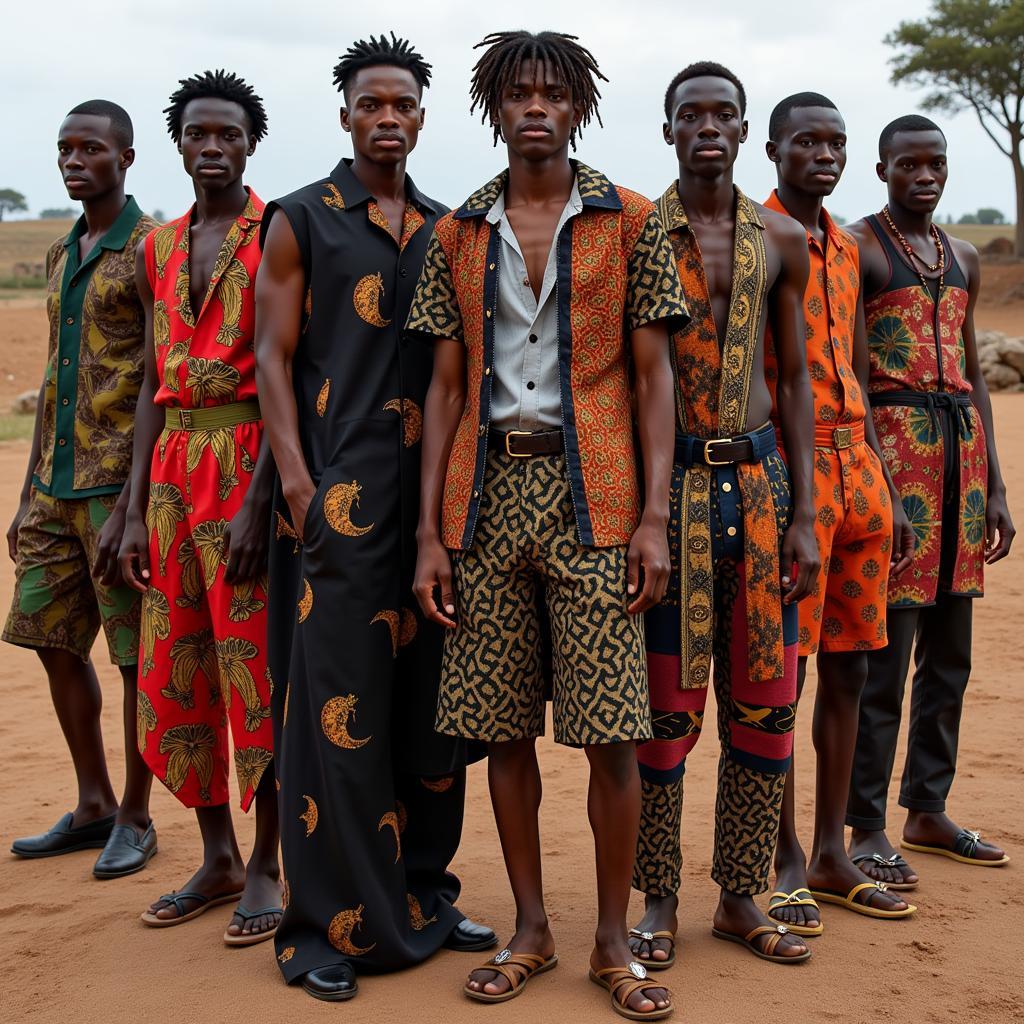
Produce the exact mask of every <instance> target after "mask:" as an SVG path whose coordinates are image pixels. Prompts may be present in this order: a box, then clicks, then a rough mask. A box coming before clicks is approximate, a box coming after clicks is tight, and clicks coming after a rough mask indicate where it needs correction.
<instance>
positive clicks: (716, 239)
mask: <svg viewBox="0 0 1024 1024" xmlns="http://www.w3.org/2000/svg"><path fill="white" fill-rule="evenodd" d="M690 226H691V229H692V230H693V233H694V235H695V236H696V239H697V244H698V245H699V246H700V254H701V262H702V264H703V266H704V278H705V280H706V281H707V285H708V298H709V299H710V301H711V311H712V313H713V314H714V317H715V328H716V330H717V332H718V340H719V342H722V341H723V340H724V338H725V331H726V327H727V325H728V322H729V301H730V299H731V297H732V277H733V247H734V240H733V233H734V226H733V223H732V222H731V221H729V222H728V223H715V224H695V223H693V222H692V221H691V224H690Z"/></svg>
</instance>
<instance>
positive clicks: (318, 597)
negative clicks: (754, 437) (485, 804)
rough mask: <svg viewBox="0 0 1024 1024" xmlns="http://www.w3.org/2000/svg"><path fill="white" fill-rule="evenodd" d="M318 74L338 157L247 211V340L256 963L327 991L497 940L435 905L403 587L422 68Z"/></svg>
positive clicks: (331, 996) (419, 687) (447, 834)
mask: <svg viewBox="0 0 1024 1024" xmlns="http://www.w3.org/2000/svg"><path fill="white" fill-rule="evenodd" d="M334 81H335V83H336V85H337V86H338V88H339V89H340V90H341V91H342V92H343V94H344V106H342V108H341V125H342V128H343V129H344V130H345V132H347V133H348V134H350V135H351V137H352V148H353V150H354V157H353V159H351V160H350V159H343V160H341V161H340V162H339V163H338V165H337V167H335V168H334V170H333V171H332V172H331V173H330V174H329V175H328V176H327V177H324V178H321V179H320V180H319V181H316V182H314V183H313V184H311V185H307V186H305V187H304V188H301V189H299V190H298V191H296V192H293V193H292V194H291V195H289V196H286V197H285V198H283V199H279V200H277V201H276V202H274V203H271V205H270V206H269V207H268V213H267V217H266V218H265V220H264V231H265V236H266V237H265V242H264V260H263V263H262V265H261V268H260V276H259V282H258V285H257V323H258V328H257V340H256V355H257V367H258V370H257V372H258V378H259V387H260V396H261V399H262V401H263V404H264V406H265V407H267V408H270V407H273V408H274V410H275V416H274V418H273V422H269V421H268V423H267V435H268V437H269V439H270V443H271V445H272V446H273V450H274V457H275V460H276V462H277V468H278V475H279V480H280V482H279V486H278V488H277V490H276V493H275V496H274V523H275V536H276V540H275V542H274V543H273V544H272V548H271V556H270V640H269V649H270V667H271V675H272V678H273V679H274V680H275V683H276V684H277V685H276V687H275V690H274V729H275V741H276V748H275V749H276V750H277V761H276V764H277V771H278V778H279V781H280V786H281V790H280V807H281V822H282V836H281V849H282V854H283V859H284V870H285V877H286V878H287V883H286V892H287V893H288V899H287V905H286V909H285V913H284V917H283V919H282V922H281V927H280V929H279V931H278V935H277V940H276V944H277V954H278V956H277V959H278V962H279V964H280V966H281V971H282V973H283V974H284V977H285V979H286V980H287V981H289V982H292V981H301V983H302V987H303V988H304V989H305V991H306V992H307V993H309V994H310V995H311V996H314V997H315V998H318V999H326V1000H343V999H350V998H351V997H352V996H354V995H355V994H356V986H357V974H361V973H362V972H363V971H393V970H398V969H400V968H403V967H408V966H410V965H412V964H415V963H418V962H420V961H422V960H424V959H426V958H427V957H428V956H430V955H431V954H433V953H435V952H436V951H437V950H438V949H439V948H440V947H441V946H442V945H444V946H447V947H448V948H453V949H466V950H480V949H486V948H488V947H489V946H491V945H493V944H494V942H495V941H496V939H495V935H494V933H493V932H492V931H491V930H490V929H489V928H483V927H481V926H480V925H476V924H473V923H472V922H470V921H466V920H465V919H464V917H463V915H462V914H461V913H459V911H458V910H457V909H456V908H455V906H454V905H453V904H454V903H455V900H456V897H457V896H458V894H459V882H458V879H456V878H455V877H454V876H453V875H451V874H449V873H448V871H447V868H448V864H449V863H450V862H451V859H452V857H453V856H454V855H455V851H456V850H457V848H458V845H459V839H460V837H461V834H462V814H463V802H464V796H465V782H466V773H465V764H466V749H465V745H464V744H462V743H459V742H455V741H453V740H451V739H449V738H447V737H442V736H439V735H438V734H437V733H435V732H434V730H433V717H434V710H435V707H436V703H437V681H438V670H439V665H440V657H441V631H440V630H439V629H438V628H437V627H436V626H434V625H432V624H431V623H428V622H426V621H425V620H424V619H422V618H421V617H420V616H418V615H417V614H416V611H415V607H414V602H413V601H412V595H411V593H410V589H411V586H412V574H413V568H414V558H415V551H416V542H415V528H416V519H417V510H418V506H417V494H418V488H419V442H420V431H421V422H422V407H423V400H424V396H425V394H426V390H427V384H428V382H429V379H430V353H429V352H427V351H421V348H420V346H415V345H407V344H405V343H404V342H403V340H402V337H401V329H402V325H403V324H404V323H405V317H406V313H407V311H408V308H409V303H410V301H411V300H412V292H413V287H414V285H415V283H416V279H417V277H418V275H419V271H420V267H421V266H422V263H423V256H424V253H425V252H426V249H427V242H428V240H429V238H430V232H431V229H432V227H433V225H434V222H435V221H436V220H437V218H438V216H440V215H441V214H442V213H443V212H444V210H445V208H444V207H443V206H441V205H440V204H438V203H437V202H435V201H434V200H433V199H429V198H428V197H427V196H425V195H423V193H422V192H420V191H419V190H418V189H417V188H416V186H415V185H414V184H413V183H412V180H411V179H410V178H409V177H408V176H407V174H406V163H407V160H408V157H409V154H410V153H411V152H412V150H413V149H414V148H415V146H416V142H417V139H418V137H419V132H420V128H421V127H422V125H423V115H424V111H423V106H422V97H423V89H424V88H425V87H426V86H427V85H429V83H430V65H429V64H427V63H425V62H424V60H423V58H422V57H421V56H420V54H419V53H417V52H416V50H415V49H414V48H413V47H412V46H411V45H410V44H409V43H408V42H407V41H406V40H404V39H398V38H396V37H395V36H394V34H392V35H391V37H390V39H388V38H385V37H384V36H383V35H382V36H381V37H380V38H379V39H378V38H373V37H371V38H370V39H369V40H360V41H359V42H356V43H354V44H353V45H352V46H351V47H350V48H349V50H348V51H347V52H346V53H345V54H344V56H343V57H342V58H341V60H340V61H339V63H338V65H337V67H336V68H335V70H334ZM271 218H272V219H271ZM339 340H341V341H343V343H339Z"/></svg>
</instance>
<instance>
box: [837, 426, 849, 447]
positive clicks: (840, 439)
mask: <svg viewBox="0 0 1024 1024" xmlns="http://www.w3.org/2000/svg"><path fill="white" fill-rule="evenodd" d="M832 443H833V444H834V445H835V446H836V448H837V449H842V448H850V447H851V446H852V445H853V427H836V429H835V430H833V431H832Z"/></svg>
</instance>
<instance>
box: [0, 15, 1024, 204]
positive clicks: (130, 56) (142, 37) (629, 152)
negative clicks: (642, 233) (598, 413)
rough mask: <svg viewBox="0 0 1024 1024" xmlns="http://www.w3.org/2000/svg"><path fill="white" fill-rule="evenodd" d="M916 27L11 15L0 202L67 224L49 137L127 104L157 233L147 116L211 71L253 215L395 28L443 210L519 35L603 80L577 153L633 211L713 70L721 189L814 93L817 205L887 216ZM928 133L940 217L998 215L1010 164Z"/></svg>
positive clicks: (472, 170) (158, 121) (297, 179)
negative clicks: (233, 125) (503, 41)
mask: <svg viewBox="0 0 1024 1024" xmlns="http://www.w3.org/2000/svg"><path fill="white" fill-rule="evenodd" d="M927 9H928V3H927V0H900V2H899V3H894V2H893V0H860V2H858V3H847V4H838V3H837V4H833V3H825V2H822V0H789V2H787V0H776V2H775V3H774V4H768V3H765V2H764V0H730V2H728V3H723V2H714V0H710V2H709V0H701V2H694V0H572V2H569V0H521V2H519V3H516V4H514V5H506V4H495V3H491V2H488V0H480V2H476V3H471V2H468V0H416V2H411V0H392V2H391V3H389V4H388V3H382V2H380V0H378V2H372V0H371V2H366V0H348V2H333V3H323V2H314V0H284V2H282V0H277V2H275V3H271V2H268V0H245V2H242V0H214V2H209V0H207V2H197V0H174V2H172V3H161V4H156V3H152V2H148V3H139V2H132V0H121V2H119V3H112V2H109V0H91V2H89V3H85V4H83V3H81V2H77V3H71V2H69V0H45V2H40V0H28V2H21V3H18V4H12V5H10V7H8V8H7V9H6V11H5V15H4V21H3V25H4V48H3V49H4V54H3V60H2V61H0V96H2V100H3V105H2V109H3V111H4V116H5V121H6V128H5V132H4V135H5V138H6V139H7V140H8V141H7V144H6V145H5V146H4V150H3V153H2V154H0V188H4V187H9V188H16V189H18V190H19V191H20V192H23V193H24V194H25V195H26V196H27V197H28V201H29V206H30V209H31V211H32V214H33V216H34V215H36V214H37V213H38V211H39V210H40V209H42V208H44V207H53V206H68V205H69V201H68V199H67V194H66V193H65V192H64V189H63V187H62V185H61V181H60V177H59V175H58V172H57V168H56V144H55V143H56V137H57V129H58V127H59V125H60V122H61V120H62V119H63V116H64V114H65V113H66V112H67V111H68V109H69V108H71V107H72V106H74V105H75V104H76V103H78V102H80V101H82V100H85V99H92V98H104V99H110V100H114V101H116V102H118V103H120V104H121V105H122V106H124V107H125V108H126V109H127V110H128V111H129V113H130V114H131V116H132V119H133V121H134V123H135V148H136V151H137V159H136V163H135V166H134V168H133V169H132V171H131V172H130V176H129V179H128V181H129V191H131V192H133V193H134V194H135V195H136V196H137V198H138V199H139V201H140V203H141V205H142V207H143V208H144V209H146V210H153V209H157V208H158V209H160V210H163V211H164V213H165V214H166V215H167V216H168V217H170V216H175V215H177V214H179V213H181V212H183V211H184V210H185V209H186V208H187V206H188V204H189V203H190V202H191V201H192V192H191V183H190V182H189V180H188V179H187V178H186V177H185V175H184V172H183V171H182V168H181V163H180V158H179V156H178V154H177V152H176V150H175V149H174V147H173V145H172V144H171V142H170V139H169V138H168V136H167V134H166V130H165V127H164V119H163V115H162V114H161V113H160V111H161V109H162V108H163V107H165V106H166V105H167V97H168V95H169V94H170V93H171V92H172V91H173V89H174V88H175V87H176V84H177V79H178V78H180V77H184V76H185V75H189V74H192V73H194V72H197V71H203V70H206V69H207V68H219V67H225V68H228V69H229V70H232V71H235V72H236V73H238V74H240V75H242V76H243V77H245V78H246V79H247V80H248V81H249V82H250V83H251V84H252V85H253V86H254V87H255V89H256V91H257V92H258V93H259V94H260V95H261V96H262V97H263V99H264V101H265V104H266V107H267V111H268V114H269V119H270V131H269V135H268V137H267V138H266V139H265V140H264V141H263V142H262V143H261V144H260V146H259V148H258V149H257V151H256V154H255V156H254V157H253V158H252V159H251V161H250V163H249V173H248V183H249V184H251V185H252V186H253V187H254V188H255V190H256V191H257V192H258V193H259V194H260V195H261V196H262V197H263V198H264V199H267V200H269V199H271V198H274V197H275V196H278V195H282V194H284V193H286V192H289V191H291V190H292V189H294V188H296V187H298V186H300V185H302V184H304V183H306V182H307V181H311V180H315V179H316V178H319V177H321V176H323V175H324V174H326V173H327V172H329V171H330V169H331V168H332V167H333V166H334V164H335V163H336V162H337V160H338V158H339V157H340V156H342V155H350V153H351V150H350V146H349V142H348V137H347V136H344V135H343V134H342V133H341V130H340V128H339V126H338V120H337V108H338V105H339V97H338V95H337V94H336V93H335V92H334V89H333V85H332V82H331V77H332V68H333V66H334V64H335V62H336V61H337V58H338V56H339V55H340V54H341V53H342V52H343V51H344V50H345V48H346V47H347V46H348V44H349V43H350V42H351V41H352V40H353V39H356V38H359V37H361V36H365V35H369V34H378V33H380V32H382V31H387V30H391V29H394V30H395V31H396V32H397V33H398V34H399V35H405V36H408V37H409V38H410V39H411V40H412V41H413V42H414V43H415V45H416V46H417V47H418V48H419V50H420V51H421V52H422V53H423V55H424V56H425V58H426V59H427V60H428V61H430V62H431V63H432V64H433V65H434V84H433V86H432V87H431V88H430V89H429V90H428V91H427V92H426V94H425V99H424V103H425V105H426V107H427V122H426V128H425V129H424V132H423V134H422V135H421V136H420V145H419V146H418V148H417V149H416V151H415V153H414V154H413V155H412V158H411V160H410V173H411V174H412V175H413V177H414V178H415V180H416V182H417V185H419V186H420V187H421V188H422V189H424V191H426V192H427V193H429V194H431V195H434V196H435V197H437V198H439V199H441V200H443V201H444V202H446V203H448V204H449V205H457V204H458V203H459V202H461V201H462V200H463V199H464V198H465V197H466V196H467V195H468V194H469V193H470V192H472V191H473V190H474V189H475V188H476V187H477V186H478V185H480V184H482V183H483V182H485V181H486V180H488V179H489V178H490V177H491V176H492V175H493V174H494V173H495V172H496V171H497V170H499V169H500V168H501V167H502V166H504V154H503V153H502V152H501V151H500V150H498V151H495V150H493V149H492V148H491V140H490V131H489V129H488V128H486V127H484V126H483V125H481V124H480V123H479V122H478V121H477V120H476V118H471V117H470V115H469V111H468V107H469V100H468V82H469V73H470V69H471V67H472V65H473V62H474V60H475V55H474V53H473V51H472V46H473V44H474V43H476V42H477V41H479V40H480V39H481V38H482V37H483V36H484V35H485V34H486V33H487V32H489V31H493V30H499V29H512V28H529V29H532V30H535V31H539V30H541V29H553V30H557V31H562V32H571V33H574V34H576V35H578V36H580V39H581V41H582V42H583V43H584V44H585V45H586V46H588V47H589V48H590V49H591V50H592V51H593V53H594V55H595V56H596V57H597V60H598V62H599V64H600V65H601V68H602V70H603V71H604V73H605V74H606V75H607V76H608V78H609V79H610V81H609V82H608V83H607V84H602V87H601V88H602V93H603V100H602V103H601V114H602V117H603V120H604V128H603V129H602V128H600V127H598V126H597V125H596V124H593V125H592V126H591V127H590V128H589V129H588V130H587V132H586V134H585V136H584V138H583V140H582V142H581V144H580V147H579V154H578V155H579V156H580V158H581V159H583V160H584V161H585V162H586V163H589V164H590V165H592V166H594V167H597V168H600V169H601V170H602V171H604V172H605V173H606V174H608V175H609V176H610V177H611V178H612V179H613V180H614V181H616V182H617V183H619V184H622V185H627V186H629V187H631V188H634V189H636V190H637V191H639V192H643V193H645V194H647V195H650V196H654V195H657V194H660V192H661V191H663V189H664V188H665V186H666V185H667V183H668V182H669V181H670V180H671V179H672V178H673V177H674V175H675V163H674V158H673V154H672V152H671V150H670V149H669V148H668V147H667V146H666V145H665V144H664V142H663V141H662V139H661V123H662V121H663V119H664V115H663V112H662V99H663V96H664V91H665V86H666V85H667V83H668V81H669V80H670V79H671V77H672V76H673V75H674V74H675V73H676V72H677V71H678V70H680V68H682V67H684V66H685V65H686V64H689V63H691V62H692V61H695V60H704V59H708V60H717V61H720V62H722V63H724V64H726V65H727V66H729V67H730V68H732V69H733V70H734V71H735V72H736V73H737V74H738V75H739V77H740V78H741V79H742V81H743V82H744V84H745V86H746V89H747V95H748V97H749V108H748V112H747V114H748V118H749V121H750V139H749V141H748V142H747V144H746V146H745V147H744V149H743V151H742V153H741V155H740V159H739V163H738V165H737V173H736V180H737V183H738V184H739V185H740V186H741V187H742V188H743V189H745V190H746V191H747V192H749V193H750V194H751V196H752V197H753V198H755V199H758V200H760V199H763V198H764V197H765V196H766V195H767V193H768V192H769V190H770V189H771V188H772V187H773V185H774V184H775V175H774V168H773V166H772V165H771V164H769V163H768V160H767V158H766V157H765V155H764V141H765V138H766V135H767V125H768V116H769V114H770V113H771V109H772V107H773V106H774V105H775V103H776V102H778V100H779V99H781V98H782V97H784V96H786V95H788V94H789V93H792V92H797V91H802V90H807V89H810V90H814V91H817V92H823V93H825V94H826V95H828V96H830V97H831V98H832V99H833V100H834V101H835V102H836V104H837V105H838V106H839V108H840V110H841V111H842V113H843V115H844V116H845V118H846V124H847V129H848V132H849V137H850V142H849V164H848V165H847V170H846V174H845V176H844V178H843V180H842V182H841V183H840V185H839V187H838V189H837V190H836V193H835V195H834V196H833V198H832V200H831V203H830V206H831V209H832V210H833V211H834V212H836V213H839V214H842V215H844V216H845V217H847V218H848V219H853V218H855V217H858V216H861V215H863V214H864V213H867V212H869V211H874V210H877V209H879V208H880V207H881V205H882V203H883V201H884V189H883V186H882V185H881V183H880V182H879V181H878V180H877V178H876V177H875V172H874V165H875V161H876V159H877V157H876V142H877V138H878V133H879V130H880V129H881V128H882V126H883V125H884V124H885V123H886V122H887V121H889V120H891V119H892V118H893V117H896V116H898V115H900V114H906V113H911V112H915V111H919V110H920V100H921V94H920V93H915V92H914V91H913V90H911V89H909V88H907V87H905V86H899V87H897V86H893V85H891V84H890V82H889V67H888V59H889V57H890V56H891V53H890V51H889V49H888V48H887V47H885V46H884V45H883V44H882V38H883V36H884V35H885V34H886V32H888V31H889V30H890V29H891V28H893V27H894V26H895V24H896V23H897V21H898V20H899V19H900V18H915V17H920V16H921V15H923V14H924V13H925V12H926V11H927ZM378 12H379V13H378ZM938 120H939V121H940V123H941V124H942V125H943V127H944V128H945V129H946V133H947V136H948V138H949V144H950V180H949V184H948V186H947V188H946V194H945V197H944V199H943V205H942V207H941V208H940V214H945V213H952V214H953V215H954V216H959V214H961V213H963V212H964V211H968V210H969V211H973V210H975V209H977V208H978V207H979V206H995V207H998V208H999V209H1001V210H1003V211H1004V213H1006V214H1007V216H1008V217H1012V212H1013V185H1012V178H1011V169H1010V164H1009V161H1008V160H1007V159H1006V158H1005V157H1004V156H1002V155H1001V154H1000V153H999V152H998V150H997V149H996V148H995V146H994V145H993V144H992V143H991V142H990V141H989V139H988V138H987V137H986V136H985V134H984V133H983V131H982V129H981V127H980V126H979V125H978V124H977V122H976V121H975V119H974V115H973V114H961V115H959V116H957V117H955V118H950V117H949V116H947V115H940V116H939V117H938Z"/></svg>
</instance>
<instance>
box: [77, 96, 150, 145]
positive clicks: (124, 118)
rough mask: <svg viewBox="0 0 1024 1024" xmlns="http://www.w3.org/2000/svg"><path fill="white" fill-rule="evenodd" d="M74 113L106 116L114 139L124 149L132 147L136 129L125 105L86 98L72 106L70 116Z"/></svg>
mask: <svg viewBox="0 0 1024 1024" xmlns="http://www.w3.org/2000/svg"><path fill="white" fill-rule="evenodd" d="M72 114H89V115H91V116H93V117H105V118H107V119H108V120H109V121H110V133H111V135H113V137H114V141H115V142H116V143H117V144H118V145H119V146H120V147H121V148H122V149H130V148H131V145H132V142H133V141H134V138H135V130H134V129H133V128H132V119H131V118H130V117H129V116H128V111H127V110H125V109H124V107H120V106H118V105H117V104H116V103H111V102H110V100H86V101H85V102H84V103H79V104H78V106H77V107H72V108H71V109H70V110H69V111H68V117H70V116H71V115H72Z"/></svg>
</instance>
